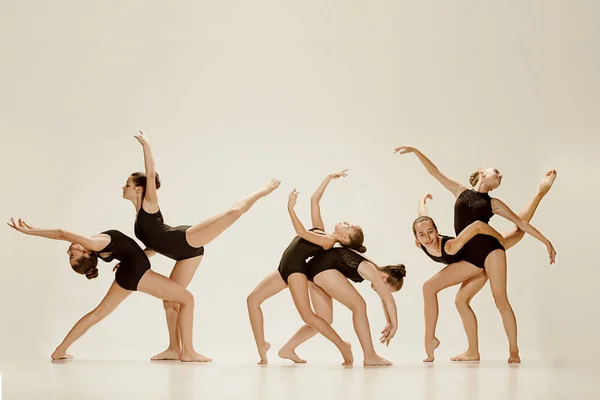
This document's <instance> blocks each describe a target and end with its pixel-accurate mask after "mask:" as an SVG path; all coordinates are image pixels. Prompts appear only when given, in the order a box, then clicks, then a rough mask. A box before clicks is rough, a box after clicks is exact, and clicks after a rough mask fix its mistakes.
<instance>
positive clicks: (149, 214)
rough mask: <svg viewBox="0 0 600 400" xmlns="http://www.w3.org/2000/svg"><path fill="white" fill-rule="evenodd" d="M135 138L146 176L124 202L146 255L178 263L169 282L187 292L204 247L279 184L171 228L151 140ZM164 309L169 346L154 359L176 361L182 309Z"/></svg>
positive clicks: (130, 184) (131, 183)
mask: <svg viewBox="0 0 600 400" xmlns="http://www.w3.org/2000/svg"><path fill="white" fill-rule="evenodd" d="M135 138H136V139H137V141H138V142H139V143H140V144H141V145H142V148H143V151H144V164H145V171H146V172H145V173H142V172H135V173H133V174H131V176H129V178H128V179H127V182H126V183H125V186H123V198H125V199H127V200H130V201H131V202H132V203H133V206H134V207H135V210H136V213H137V218H136V220H135V226H134V231H135V236H136V237H137V238H138V239H139V240H141V241H142V243H143V244H144V245H145V246H146V249H145V250H144V252H145V253H146V255H148V257H151V256H153V255H154V254H156V253H159V254H162V255H164V256H165V257H168V258H170V259H173V260H175V261H176V262H175V266H174V267H173V271H172V272H171V275H170V276H169V278H170V279H172V280H173V281H175V282H177V283H178V284H180V285H181V286H183V287H184V288H187V286H188V285H189V284H190V282H191V280H192V278H193V277H194V274H195V273H196V270H197V269H198V266H199V265H200V261H201V260H202V256H203V254H204V246H205V245H207V244H208V243H210V242H211V241H213V240H214V239H215V238H216V237H218V236H219V235H220V234H221V233H223V232H224V231H225V230H226V229H227V228H229V227H230V226H231V225H233V223H234V222H235V221H237V220H238V219H239V218H240V217H241V216H242V214H244V213H245V212H246V211H248V210H249V209H250V207H252V206H253V205H254V203H255V202H256V201H257V200H258V199H260V198H262V197H265V196H267V195H268V194H270V193H271V192H273V191H274V190H275V189H277V188H278V187H279V184H280V182H279V181H278V180H276V179H272V180H271V181H270V182H269V183H268V184H267V185H266V186H265V187H263V188H262V189H260V190H259V191H257V192H255V193H253V194H251V195H250V196H247V197H245V198H243V199H242V200H240V201H238V202H236V203H234V204H233V205H232V206H231V207H230V208H229V209H228V210H227V211H225V212H221V213H219V214H216V215H213V216H212V217H210V218H207V219H205V220H204V221H202V222H200V223H198V224H196V225H192V226H190V225H181V226H175V227H171V226H169V225H167V224H165V222H164V218H163V215H162V212H161V210H160V207H159V206H158V193H157V189H158V188H160V179H159V176H158V174H157V173H156V170H155V168H154V158H153V157H152V150H151V148H150V143H149V141H148V138H147V137H146V136H145V135H144V133H143V132H142V131H140V133H139V135H136V136H135ZM163 305H164V308H165V314H166V319H167V327H168V330H169V346H168V348H167V350H165V351H163V352H162V353H159V354H157V355H155V356H154V357H152V358H151V359H152V360H177V359H178V357H179V354H180V353H181V340H180V337H179V336H180V335H179V333H178V331H177V318H178V313H179V306H178V305H177V303H176V302H173V301H169V300H165V301H164V302H163ZM208 361H210V360H208Z"/></svg>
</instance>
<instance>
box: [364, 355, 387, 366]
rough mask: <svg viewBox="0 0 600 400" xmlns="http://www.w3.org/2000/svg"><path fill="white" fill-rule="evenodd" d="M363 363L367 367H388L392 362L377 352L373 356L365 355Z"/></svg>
mask: <svg viewBox="0 0 600 400" xmlns="http://www.w3.org/2000/svg"><path fill="white" fill-rule="evenodd" d="M363 365H364V366H365V367H388V366H390V365H392V363H391V362H390V361H388V360H386V359H385V358H383V357H379V356H378V355H377V354H373V355H372V356H368V357H365V359H364V361H363Z"/></svg>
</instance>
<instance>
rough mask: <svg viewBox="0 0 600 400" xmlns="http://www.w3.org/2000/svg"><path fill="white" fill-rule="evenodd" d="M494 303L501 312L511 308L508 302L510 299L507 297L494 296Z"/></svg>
mask: <svg viewBox="0 0 600 400" xmlns="http://www.w3.org/2000/svg"><path fill="white" fill-rule="evenodd" d="M494 303H496V307H497V308H498V310H500V311H504V310H507V309H509V308H510V303H509V302H508V297H506V295H499V296H494Z"/></svg>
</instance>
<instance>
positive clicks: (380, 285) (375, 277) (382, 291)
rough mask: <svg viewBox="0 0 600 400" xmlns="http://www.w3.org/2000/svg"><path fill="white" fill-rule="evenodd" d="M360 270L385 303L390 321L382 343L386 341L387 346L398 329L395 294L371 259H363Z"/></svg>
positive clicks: (384, 331)
mask: <svg viewBox="0 0 600 400" xmlns="http://www.w3.org/2000/svg"><path fill="white" fill-rule="evenodd" d="M358 272H359V273H360V275H361V276H362V277H363V278H365V279H366V280H368V281H370V282H371V284H372V285H373V289H374V290H375V292H377V295H378V296H379V297H380V298H381V304H382V305H383V311H384V313H385V317H386V321H387V323H388V326H386V327H385V328H384V329H383V331H382V334H383V336H382V337H381V343H385V344H386V346H387V345H389V344H390V341H391V340H392V338H393V337H394V335H395V334H396V331H397V330H398V311H397V308H396V301H395V300H394V296H392V293H391V292H390V289H389V287H388V285H387V284H386V283H385V281H384V278H383V275H382V274H381V272H380V271H379V269H378V268H377V267H376V266H375V264H373V263H372V262H370V261H363V262H361V263H360V264H359V266H358Z"/></svg>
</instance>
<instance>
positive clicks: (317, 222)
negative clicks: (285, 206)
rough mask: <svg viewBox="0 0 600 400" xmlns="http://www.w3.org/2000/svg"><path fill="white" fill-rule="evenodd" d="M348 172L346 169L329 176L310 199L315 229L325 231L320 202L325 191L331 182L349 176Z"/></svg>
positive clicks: (311, 215)
mask: <svg viewBox="0 0 600 400" xmlns="http://www.w3.org/2000/svg"><path fill="white" fill-rule="evenodd" d="M346 171H348V170H347V169H345V170H343V171H341V172H336V173H333V174H329V175H327V177H326V178H325V179H324V180H323V182H322V183H321V185H319V187H318V188H317V190H316V191H315V193H313V195H312V197H311V198H310V217H311V220H312V226H313V228H319V229H321V230H325V224H324V223H323V218H321V206H320V205H319V202H320V201H321V197H323V193H324V192H325V189H327V186H328V185H329V182H331V181H332V180H333V179H338V178H341V177H343V176H347V175H346Z"/></svg>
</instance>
